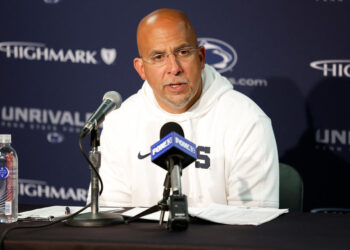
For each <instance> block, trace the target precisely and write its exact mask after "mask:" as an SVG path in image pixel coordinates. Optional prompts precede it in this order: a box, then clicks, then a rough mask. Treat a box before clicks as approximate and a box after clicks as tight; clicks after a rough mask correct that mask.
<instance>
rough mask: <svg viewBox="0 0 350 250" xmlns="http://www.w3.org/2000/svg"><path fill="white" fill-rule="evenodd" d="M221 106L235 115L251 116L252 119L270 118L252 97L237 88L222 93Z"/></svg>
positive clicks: (221, 108)
mask: <svg viewBox="0 0 350 250" xmlns="http://www.w3.org/2000/svg"><path fill="white" fill-rule="evenodd" d="M219 108H220V110H223V111H224V112H225V113H227V114H229V115H233V116H236V115H239V117H250V118H251V119H258V118H261V117H266V118H268V116H267V115H266V114H265V112H264V111H263V110H262V109H261V108H260V107H259V106H258V105H257V104H256V103H255V102H254V101H253V100H252V99H251V98H250V97H248V96H246V95H245V94H243V93H241V92H239V91H237V90H232V91H228V92H226V93H225V94H224V95H222V97H221V98H220V99H219Z"/></svg>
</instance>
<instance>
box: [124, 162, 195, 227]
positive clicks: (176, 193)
mask: <svg viewBox="0 0 350 250" xmlns="http://www.w3.org/2000/svg"><path fill="white" fill-rule="evenodd" d="M167 168H168V172H167V174H166V176H165V180H164V190H163V199H161V200H160V201H159V202H158V204H157V205H154V206H153V207H150V208H148V209H146V210H145V211H143V212H141V213H139V214H137V215H135V216H133V217H131V218H130V219H128V220H127V221H126V223H130V222H133V221H135V220H137V219H139V218H141V217H143V216H145V215H148V214H152V213H154V212H158V211H160V218H159V224H160V225H162V224H163V220H164V215H165V211H169V218H168V224H167V226H166V228H167V229H168V230H170V231H182V230H185V229H187V227H188V223H189V221H190V219H189V216H188V204H187V197H186V195H183V194H182V192H181V179H180V178H181V170H182V167H181V163H180V164H174V161H173V160H172V159H171V158H170V159H168V160H167ZM174 179H176V180H174ZM176 181H177V182H178V186H177V187H175V185H171V184H172V183H174V182H176ZM170 189H172V195H170Z"/></svg>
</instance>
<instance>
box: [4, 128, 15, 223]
mask: <svg viewBox="0 0 350 250" xmlns="http://www.w3.org/2000/svg"><path fill="white" fill-rule="evenodd" d="M17 214H18V158H17V153H16V151H15V150H14V149H13V148H12V147H11V135H0V222H1V223H12V222H16V221H17Z"/></svg>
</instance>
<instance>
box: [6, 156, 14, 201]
mask: <svg viewBox="0 0 350 250" xmlns="http://www.w3.org/2000/svg"><path fill="white" fill-rule="evenodd" d="M6 164H7V169H8V172H9V175H10V177H9V178H7V180H6V195H7V196H6V201H10V202H11V201H13V155H12V154H11V153H6Z"/></svg>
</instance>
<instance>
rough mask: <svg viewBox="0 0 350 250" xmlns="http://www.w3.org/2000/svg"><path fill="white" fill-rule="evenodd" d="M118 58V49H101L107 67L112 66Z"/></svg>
mask: <svg viewBox="0 0 350 250" xmlns="http://www.w3.org/2000/svg"><path fill="white" fill-rule="evenodd" d="M116 57H117V50H116V49H106V48H102V49H101V58H102V60H103V61H104V62H105V64H107V65H111V64H112V63H113V62H114V61H115V59H116Z"/></svg>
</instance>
